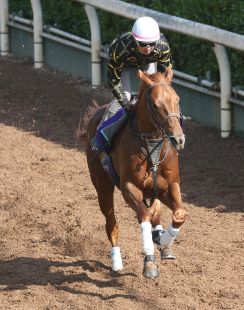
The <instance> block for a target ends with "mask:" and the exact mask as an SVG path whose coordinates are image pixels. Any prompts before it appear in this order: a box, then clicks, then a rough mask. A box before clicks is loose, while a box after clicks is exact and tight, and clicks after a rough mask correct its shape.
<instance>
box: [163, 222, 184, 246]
mask: <svg viewBox="0 0 244 310" xmlns="http://www.w3.org/2000/svg"><path fill="white" fill-rule="evenodd" d="M179 232H180V229H179V228H174V227H172V224H170V225H169V227H168V228H167V229H166V231H165V232H164V233H163V235H162V236H161V238H160V245H161V246H163V247H167V246H171V245H172V243H173V242H174V240H175V238H176V237H177V235H178V234H179Z"/></svg>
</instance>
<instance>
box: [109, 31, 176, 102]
mask: <svg viewBox="0 0 244 310" xmlns="http://www.w3.org/2000/svg"><path fill="white" fill-rule="evenodd" d="M155 62H156V63H157V71H160V72H164V71H165V69H166V68H167V67H168V66H170V65H171V54H170V48H169V44H168V42H167V40H166V38H165V37H164V35H163V34H161V37H160V39H159V40H158V42H157V44H156V46H155V48H154V49H153V50H152V52H151V54H149V55H143V54H141V53H140V52H139V50H138V46H137V43H136V41H135V39H134V37H133V35H132V33H131V32H127V33H123V34H122V35H120V36H119V37H117V38H116V39H114V40H113V42H112V43H111V46H110V48H109V60H108V85H109V87H110V88H111V91H112V93H113V95H114V96H115V98H116V99H117V100H118V101H119V103H121V104H122V103H123V101H124V100H125V99H126V95H125V93H124V90H123V88H122V84H121V73H122V70H123V68H136V69H142V70H143V67H145V65H147V64H149V63H155Z"/></svg>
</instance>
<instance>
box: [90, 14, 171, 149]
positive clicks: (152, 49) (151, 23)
mask: <svg viewBox="0 0 244 310" xmlns="http://www.w3.org/2000/svg"><path fill="white" fill-rule="evenodd" d="M168 66H171V53H170V48H169V44H168V42H167V40H166V38H165V37H164V35H163V34H162V33H160V30H159V26H158V23H157V22H156V21H155V20H154V19H153V18H151V17H147V16H144V17H140V18H138V19H137V20H136V22H135V23H134V25H133V28H132V31H131V32H126V33H123V34H121V35H120V36H119V37H117V38H115V39H114V40H113V42H112V43H111V46H110V48H109V60H108V73H107V78H108V85H109V87H110V89H111V91H112V93H113V95H114V99H113V100H112V101H111V102H110V104H109V105H108V107H107V109H106V111H105V113H104V116H103V119H102V121H101V123H100V125H99V126H98V128H97V132H96V136H95V138H94V139H93V140H92V150H94V151H101V150H103V149H106V146H110V145H111V141H112V137H113V136H114V135H115V133H116V132H117V131H118V129H119V128H120V127H121V125H122V124H123V123H124V122H125V120H127V118H128V117H127V114H128V112H129V111H130V109H131V107H132V106H133V104H135V101H134V100H131V99H132V95H131V83H130V72H131V71H133V72H134V73H135V70H139V69H140V70H142V71H147V72H148V73H149V74H153V73H156V72H157V71H159V72H162V73H164V72H165V70H166V68H167V67H168Z"/></svg>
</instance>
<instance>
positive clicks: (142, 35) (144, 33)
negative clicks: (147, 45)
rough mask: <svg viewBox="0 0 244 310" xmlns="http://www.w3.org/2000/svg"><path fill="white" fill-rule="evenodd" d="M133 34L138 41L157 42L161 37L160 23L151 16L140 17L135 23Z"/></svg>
mask: <svg viewBox="0 0 244 310" xmlns="http://www.w3.org/2000/svg"><path fill="white" fill-rule="evenodd" d="M132 35H133V37H134V38H135V39H136V40H137V41H143V42H155V41H157V40H159V38H160V31H159V26H158V23H157V22H156V21H155V20H154V19H153V18H151V17H147V16H143V17H140V18H138V19H137V20H136V22H135V23H134V26H133V28H132Z"/></svg>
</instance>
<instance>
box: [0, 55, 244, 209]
mask: <svg viewBox="0 0 244 310" xmlns="http://www.w3.org/2000/svg"><path fill="white" fill-rule="evenodd" d="M93 99H95V100H96V101H97V102H98V103H99V104H103V103H107V102H109V100H110V99H111V94H110V92H109V91H108V90H107V89H106V88H103V87H101V88H98V89H96V90H94V89H92V88H91V85H90V84H89V83H87V82H85V81H82V80H80V79H78V78H73V77H71V76H69V75H65V74H63V73H57V72H54V71H50V70H35V69H34V68H33V65H32V64H31V63H28V62H23V61H22V60H21V61H20V60H19V61H18V60H16V59H12V58H8V59H5V60H2V59H0V102H1V106H0V122H1V123H3V124H5V125H8V126H14V127H17V128H19V129H22V130H24V131H27V132H32V133H33V134H35V135H36V136H38V137H42V138H44V139H46V140H49V141H52V142H54V143H58V144H61V145H63V146H64V147H67V148H77V149H79V150H81V151H82V150H83V148H82V147H81V145H80V143H78V141H77V140H76V138H75V132H76V130H77V128H78V124H79V120H80V116H81V115H82V113H83V111H84V110H85V109H86V107H87V105H89V104H90V103H91V101H92V100H93ZM185 133H186V146H185V149H184V150H183V151H182V152H180V154H179V158H180V175H181V183H182V191H183V193H184V200H185V201H186V202H188V203H194V204H196V205H197V206H200V207H201V206H203V207H207V208H217V209H218V210H222V211H221V212H233V211H234V212H243V203H242V202H243V201H244V152H243V150H244V140H243V139H239V138H237V137H235V136H231V137H229V138H228V139H222V138H221V137H220V134H219V131H217V130H215V129H211V128H206V127H202V126H200V125H198V124H196V123H194V122H188V123H187V124H186V127H185ZM217 209H216V210H217Z"/></svg>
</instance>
